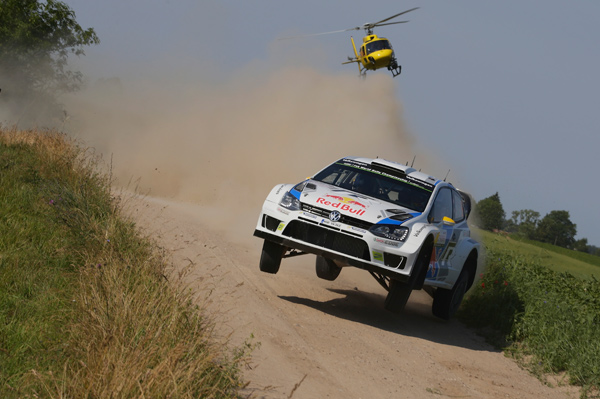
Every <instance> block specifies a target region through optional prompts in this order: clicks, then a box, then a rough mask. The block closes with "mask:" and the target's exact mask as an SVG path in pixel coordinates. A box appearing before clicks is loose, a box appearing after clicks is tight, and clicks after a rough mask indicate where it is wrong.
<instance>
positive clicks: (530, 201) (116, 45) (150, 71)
mask: <svg viewBox="0 0 600 399" xmlns="http://www.w3.org/2000/svg"><path fill="white" fill-rule="evenodd" d="M66 3H67V4H68V5H69V6H70V7H71V8H72V9H73V10H74V11H75V13H76V19H77V21H78V22H79V24H80V25H81V26H82V27H84V28H88V27H93V28H94V30H95V31H96V33H97V35H98V36H99V38H100V41H101V43H100V44H99V45H97V46H94V47H89V48H86V56H85V57H82V58H80V59H76V60H74V62H73V64H72V65H74V66H75V67H76V68H77V69H79V70H81V71H82V72H83V73H84V74H85V75H86V76H87V77H88V79H89V82H93V81H94V79H99V78H101V79H109V78H114V77H118V78H119V80H120V82H121V84H122V85H123V86H124V87H129V86H135V85H137V87H138V89H139V90H141V92H144V91H143V90H144V89H143V87H146V89H145V90H146V92H145V93H147V95H146V97H154V96H160V97H161V98H164V100H165V101H171V102H173V101H176V99H177V98H178V97H179V96H180V95H189V92H190V91H193V90H204V92H205V93H211V95H213V96H215V97H218V98H219V103H220V104H223V105H224V106H226V105H225V104H227V101H226V99H225V98H223V97H219V96H220V94H219V93H220V92H221V90H220V87H223V88H224V89H223V90H222V92H224V93H229V95H230V96H234V97H235V96H236V93H235V91H234V90H233V89H232V87H233V86H235V85H240V86H244V87H248V86H249V85H251V83H250V82H258V83H254V84H255V86H252V87H253V89H248V90H247V91H248V92H249V93H250V94H248V98H250V99H252V98H253V96H254V97H256V96H259V97H260V96H268V95H270V94H269V93H271V94H272V95H279V96H284V95H285V96H292V97H293V96H294V91H293V90H282V91H281V93H277V92H278V89H277V87H278V86H277V84H279V85H280V86H281V85H283V86H286V85H287V84H289V82H290V81H294V80H297V81H298V82H305V84H304V86H298V87H299V88H298V89H297V90H299V91H302V87H304V88H305V90H306V87H313V86H311V85H312V84H314V83H313V82H314V81H317V82H321V83H319V86H318V87H317V86H314V87H315V88H313V89H311V91H312V92H314V93H315V96H319V97H320V98H323V97H327V101H324V102H323V104H322V105H320V107H322V108H323V107H324V108H327V107H331V109H332V110H337V108H338V107H346V108H348V106H347V102H345V101H346V100H347V97H349V96H351V97H353V100H352V101H354V102H353V103H352V108H351V110H352V112H351V113H345V114H342V113H340V114H336V115H338V118H344V119H348V120H344V122H343V125H342V126H343V128H344V129H345V130H342V131H340V132H335V133H331V134H336V135H337V140H338V142H341V141H342V140H344V134H345V132H348V130H349V129H351V127H349V126H353V125H354V126H357V129H358V126H360V134H363V135H365V137H366V138H368V137H369V136H370V135H372V137H373V140H382V137H386V136H385V135H384V136H381V135H378V134H377V131H378V129H393V127H389V126H387V125H386V126H385V127H381V126H380V125H379V124H378V123H377V118H381V117H385V116H382V115H380V114H378V113H377V112H376V110H377V109H379V108H385V107H386V105H387V104H390V103H393V104H395V105H394V106H393V107H395V108H394V109H395V110H396V111H395V112H397V113H398V114H400V116H401V118H402V124H403V127H402V129H404V130H406V131H407V132H408V135H409V136H410V137H411V139H410V140H409V141H410V145H407V148H410V151H409V152H410V154H411V155H413V156H416V160H415V164H416V166H417V167H419V166H420V164H423V165H425V164H426V165H427V166H429V167H431V168H432V169H434V170H427V172H429V173H432V174H434V175H436V176H438V177H442V178H443V176H445V175H446V173H447V172H448V170H450V174H449V180H450V181H453V182H455V183H456V185H458V186H459V187H464V188H465V189H466V190H467V191H469V192H470V193H471V194H472V195H473V196H474V198H475V199H476V200H481V199H483V198H486V197H489V196H491V195H493V194H494V193H496V192H498V193H499V195H500V199H501V202H502V204H503V207H504V210H505V211H506V214H507V218H509V217H510V216H511V213H512V211H515V210H521V209H533V210H535V211H538V212H539V213H540V214H541V217H543V216H545V215H546V214H547V213H548V212H550V211H552V210H567V211H569V213H570V216H571V221H572V222H573V223H575V224H576V225H577V236H576V238H578V239H579V238H584V237H585V238H587V239H588V243H589V244H592V245H596V246H600V230H599V229H598V224H599V222H600V217H599V216H600V212H598V210H597V203H596V201H597V200H598V198H599V197H600V186H599V184H598V182H599V180H600V179H599V178H598V169H599V168H598V164H599V163H598V157H599V149H600V135H599V134H598V133H599V132H600V110H599V107H598V105H599V104H600V101H599V99H598V96H599V93H600V77H599V76H600V75H599V71H600V51H599V50H598V49H599V47H598V39H599V38H600V24H598V23H597V21H598V16H599V15H600V2H597V1H591V0H589V1H574V2H568V3H567V2H563V1H558V0H544V1H541V0H532V1H527V2H522V1H516V0H508V1H503V2H482V1H477V0H471V1H461V0H458V1H453V2H449V1H445V0H432V1H416V0H413V1H402V2H398V1H390V0H385V1H371V2H359V1H356V0H349V1H348V0H347V1H337V0H336V1H320V0H319V1H314V0H308V1H301V2H300V1H296V2H287V1H272V0H255V1H233V0H222V1H216V0H203V1H201V2H198V1H194V0H104V1H102V2H90V1H87V0H67V1H66ZM413 7H420V8H419V9H418V10H416V11H413V12H411V13H409V14H406V15H405V16H403V17H404V18H402V17H401V18H400V19H401V20H410V22H409V23H406V24H400V25H392V26H387V27H381V28H379V29H377V28H376V29H375V34H378V35H379V36H384V37H387V38H388V39H390V41H391V43H392V45H393V46H394V49H395V52H396V57H397V58H398V62H399V64H401V65H402V74H401V75H400V76H398V77H396V78H392V77H391V74H390V73H389V72H387V71H385V70H381V71H375V72H369V74H368V76H367V78H366V79H365V80H363V81H361V80H360V79H358V77H356V75H357V68H356V66H355V65H342V64H341V63H342V62H343V61H345V60H346V59H347V56H349V55H351V54H352V47H351V43H350V36H351V35H352V36H353V37H354V39H355V40H358V41H360V38H362V36H363V32H362V31H355V32H346V33H337V34H331V35H324V36H316V37H309V38H299V39H293V40H278V38H281V37H285V36H290V35H302V34H311V33H319V32H328V31H333V30H340V29H346V28H352V27H355V26H359V25H362V24H363V23H367V22H376V21H378V20H381V19H384V18H387V17H388V16H391V15H393V14H396V13H398V12H401V11H404V10H406V9H409V8H413ZM295 68H297V69H295ZM307 69H308V70H314V71H316V74H315V75H310V74H308V75H307V72H306V70H307ZM282 71H285V73H283V72H282ZM294 71H297V75H296V76H295V75H294ZM179 76H185V77H186V79H182V80H178V79H176V77H179ZM306 76H312V78H311V79H312V81H311V82H308V81H307V80H305V79H307V78H306ZM283 77H285V79H284V78H283ZM190 79H196V80H197V81H198V82H196V83H194V84H190V83H189V82H190ZM327 81H331V82H337V83H339V84H338V85H335V84H332V85H331V86H328V84H327ZM164 82H168V84H166V83H164ZM277 82H279V83H277ZM298 82H296V83H298ZM276 83H277V84H276ZM263 84H264V86H265V87H267V88H269V90H270V91H268V92H265V91H259V89H258V87H260V85H263ZM344 86H348V87H347V88H345V87H344ZM140 87H142V88H141V89H140ZM151 87H154V90H155V91H151ZM286 87H287V86H286ZM321 87H323V88H328V90H330V91H331V94H329V92H327V93H325V92H324V91H323V90H325V89H321ZM252 90H254V92H252ZM265 90H266V89H265ZM157 93H159V94H157ZM182 93H183V94H182ZM252 93H256V94H252ZM378 93H381V95H378ZM363 94H364V95H363ZM145 100H147V98H146V99H145ZM250 101H252V100H250ZM257 101H258V100H257ZM285 101H289V99H287V100H286V99H285V98H280V99H279V102H280V103H281V102H285ZM336 112H337V111H336ZM260 115H261V118H268V116H266V115H265V114H260ZM232 117H233V116H232ZM306 117H307V118H311V115H310V114H308V115H307V116H306ZM365 120H367V121H365ZM369 120H370V122H372V123H370V124H369V123H366V122H369ZM245 123H246V124H252V123H253V121H252V119H247V120H246V122H245ZM303 126H304V125H303ZM310 126H311V125H310V124H308V125H306V128H310ZM390 126H395V125H393V124H391V125H390ZM318 127H319V126H318V124H317V127H316V128H318ZM355 133H356V132H355ZM301 136H302V134H298V133H295V140H294V141H293V145H289V144H288V146H289V147H290V148H289V149H287V148H286V149H284V148H281V149H280V150H279V151H290V156H294V155H293V154H294V153H295V152H296V151H302V152H310V151H311V148H314V146H315V145H318V144H316V143H315V140H311V141H310V142H308V140H307V141H303V140H302V137H301ZM334 143H335V142H334ZM328 145H329V143H328ZM364 148H366V147H364ZM347 155H363V154H347ZM367 156H371V154H367ZM402 157H403V159H397V161H400V162H405V161H406V160H407V159H404V157H409V155H408V154H405V153H403V154H402ZM410 158H412V157H410ZM333 160H334V159H330V160H329V161H327V162H330V161H333ZM327 162H325V163H321V167H322V166H325V164H326V163H327ZM315 171H316V170H315V168H314V166H313V165H310V168H308V170H307V171H306V174H310V173H313V172H315ZM294 181H295V180H294ZM294 181H289V182H294ZM273 183H276V182H273ZM266 194H267V193H266V192H265V193H264V195H265V196H266Z"/></svg>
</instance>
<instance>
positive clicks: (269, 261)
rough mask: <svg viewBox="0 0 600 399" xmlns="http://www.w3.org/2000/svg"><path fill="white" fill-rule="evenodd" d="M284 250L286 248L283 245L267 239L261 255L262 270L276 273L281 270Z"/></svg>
mask: <svg viewBox="0 0 600 399" xmlns="http://www.w3.org/2000/svg"><path fill="white" fill-rule="evenodd" d="M284 251H285V248H284V247H282V246H281V245H279V244H277V243H274V242H273V241H268V240H265V242H264V243H263V248H262V253H261V255H260V264H259V266H260V271H261V272H265V273H271V274H276V273H277V272H278V271H279V266H280V265H281V258H282V257H283V253H284Z"/></svg>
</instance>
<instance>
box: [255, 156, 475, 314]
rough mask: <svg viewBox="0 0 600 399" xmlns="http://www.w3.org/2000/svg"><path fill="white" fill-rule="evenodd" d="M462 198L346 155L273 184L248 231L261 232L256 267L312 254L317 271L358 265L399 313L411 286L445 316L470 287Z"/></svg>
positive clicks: (402, 171) (274, 267) (409, 173)
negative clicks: (299, 178) (302, 176)
mask: <svg viewBox="0 0 600 399" xmlns="http://www.w3.org/2000/svg"><path fill="white" fill-rule="evenodd" d="M470 210H471V200H470V197H469V195H468V194H466V193H463V192H461V191H459V190H457V189H456V188H454V186H452V184H450V183H447V182H445V181H441V180H437V179H435V178H433V177H431V176H429V175H427V174H425V173H422V172H420V171H417V170H416V169H414V168H412V167H409V166H405V165H401V164H398V163H395V162H390V161H386V160H384V159H379V158H378V159H368V158H356V157H347V158H343V159H340V160H339V161H337V162H335V163H333V164H331V165H329V166H327V167H326V168H325V169H323V170H321V171H320V172H318V173H317V174H315V175H314V176H313V177H311V178H309V179H307V180H305V181H303V182H301V183H299V184H295V185H294V184H279V185H277V186H275V187H274V188H273V189H272V190H271V192H270V193H269V195H268V196H267V199H266V200H265V202H264V204H263V208H262V212H261V214H260V217H259V219H258V223H257V226H256V230H255V231H254V235H255V236H257V237H260V238H263V239H264V244H263V249H262V254H261V258H260V270H262V271H263V272H266V273H273V274H275V273H277V272H278V271H279V266H280V264H281V260H282V258H286V257H290V256H296V255H301V254H306V253H310V254H315V255H317V259H316V272H317V276H318V277H320V278H323V279H325V280H330V281H333V280H335V279H336V278H337V277H338V275H339V274H340V271H341V270H342V268H344V267H347V266H354V267H358V268H361V269H364V270H367V271H368V272H369V273H371V275H372V276H373V277H374V278H375V279H376V280H377V281H378V282H379V283H380V284H381V285H382V286H383V287H384V288H385V289H386V290H387V291H388V294H387V297H386V300H385V308H386V309H387V310H390V311H392V312H400V311H401V310H402V309H403V308H404V305H405V304H406V302H407V301H408V297H409V296H410V294H411V292H412V290H416V289H422V288H423V287H424V286H425V287H426V290H427V291H428V292H429V293H430V294H432V296H433V298H434V299H433V308H432V310H433V314H434V315H436V316H438V317H441V318H443V319H449V318H451V317H452V315H453V314H454V313H455V312H456V310H457V309H458V307H459V306H460V303H461V302H462V299H463V296H464V294H465V292H466V291H467V290H468V289H469V288H470V287H471V285H472V284H473V280H474V278H475V273H476V269H477V256H478V252H479V244H478V243H477V242H476V241H474V240H473V239H472V238H471V235H470V230H469V227H468V226H467V217H468V216H469V212H470Z"/></svg>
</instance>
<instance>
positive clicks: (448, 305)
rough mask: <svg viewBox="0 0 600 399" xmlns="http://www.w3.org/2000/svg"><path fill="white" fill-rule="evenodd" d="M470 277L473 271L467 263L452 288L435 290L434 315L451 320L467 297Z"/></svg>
mask: <svg viewBox="0 0 600 399" xmlns="http://www.w3.org/2000/svg"><path fill="white" fill-rule="evenodd" d="M470 277H471V272H470V271H469V269H468V268H467V267H466V265H465V266H463V270H462V271H461V272H460V276H459V277H458V280H456V283H455V284H454V287H452V289H450V290H447V289H444V288H438V289H437V290H436V291H435V295H434V297H433V306H432V308H431V311H432V313H433V315H434V316H437V317H439V318H441V319H444V320H450V319H451V318H452V316H454V314H455V313H456V311H457V310H458V308H459V307H460V304H461V303H462V300H463V298H464V297H465V293H466V292H467V289H468V286H469V278H470Z"/></svg>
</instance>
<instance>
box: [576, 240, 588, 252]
mask: <svg viewBox="0 0 600 399" xmlns="http://www.w3.org/2000/svg"><path fill="white" fill-rule="evenodd" d="M573 249H574V250H575V251H579V252H589V249H590V248H589V247H588V239H587V238H582V239H580V240H577V241H575V243H574V244H573Z"/></svg>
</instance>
